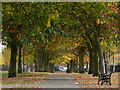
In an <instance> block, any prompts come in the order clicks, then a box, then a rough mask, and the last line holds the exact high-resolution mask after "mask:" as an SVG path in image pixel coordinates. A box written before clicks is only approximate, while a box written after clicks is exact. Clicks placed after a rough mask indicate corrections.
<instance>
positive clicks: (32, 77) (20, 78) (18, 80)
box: [0, 71, 47, 85]
mask: <svg viewBox="0 0 120 90" xmlns="http://www.w3.org/2000/svg"><path fill="white" fill-rule="evenodd" d="M0 73H1V74H0V75H1V76H2V84H3V85H5V84H28V83H35V82H41V81H42V79H43V78H44V76H46V75H47V72H26V73H22V74H17V77H15V78H8V77H7V75H8V72H6V71H5V72H0Z"/></svg>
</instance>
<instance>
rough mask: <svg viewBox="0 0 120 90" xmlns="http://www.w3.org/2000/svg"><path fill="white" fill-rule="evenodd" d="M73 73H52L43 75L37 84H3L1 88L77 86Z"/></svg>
mask: <svg viewBox="0 0 120 90" xmlns="http://www.w3.org/2000/svg"><path fill="white" fill-rule="evenodd" d="M74 75H75V74H66V73H52V74H49V75H48V76H47V77H45V78H44V79H43V80H44V81H42V82H40V83H37V84H16V85H3V86H2V88H9V87H18V86H38V87H42V88H79V85H77V84H75V81H74Z"/></svg>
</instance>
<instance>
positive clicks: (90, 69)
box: [87, 43, 93, 74]
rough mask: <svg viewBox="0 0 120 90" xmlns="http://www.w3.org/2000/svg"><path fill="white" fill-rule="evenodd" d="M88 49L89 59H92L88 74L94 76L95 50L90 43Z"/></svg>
mask: <svg viewBox="0 0 120 90" xmlns="http://www.w3.org/2000/svg"><path fill="white" fill-rule="evenodd" d="M87 48H88V52H89V57H90V63H89V72H88V74H93V49H92V46H91V44H90V43H87Z"/></svg>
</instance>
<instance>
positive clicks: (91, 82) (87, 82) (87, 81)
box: [76, 73, 120, 88]
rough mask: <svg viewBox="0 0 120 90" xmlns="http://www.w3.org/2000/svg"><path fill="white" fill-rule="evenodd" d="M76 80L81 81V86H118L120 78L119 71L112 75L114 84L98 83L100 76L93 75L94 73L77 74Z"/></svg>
mask: <svg viewBox="0 0 120 90" xmlns="http://www.w3.org/2000/svg"><path fill="white" fill-rule="evenodd" d="M76 79H77V80H76V82H78V83H79V85H80V88H118V84H119V82H118V81H120V78H119V77H118V73H113V74H112V76H111V83H112V85H111V86H110V85H108V84H106V83H105V84H104V85H98V84H97V83H98V77H93V76H92V74H87V73H84V74H77V75H76Z"/></svg>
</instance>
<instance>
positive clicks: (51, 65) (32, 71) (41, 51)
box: [0, 2, 120, 88]
mask: <svg viewBox="0 0 120 90" xmlns="http://www.w3.org/2000/svg"><path fill="white" fill-rule="evenodd" d="M119 12H120V2H99V3H96V2H72V3H71V2H65V3H63V2H59V3H57V2H29V3H27V2H3V3H2V29H1V30H2V32H1V33H2V34H1V36H2V39H0V40H2V44H3V45H4V46H5V48H4V49H3V50H2V53H1V54H0V56H2V58H1V57H0V59H2V61H3V62H2V63H1V66H0V70H2V71H7V73H6V75H5V76H4V74H3V75H2V76H3V84H4V85H5V84H6V85H7V84H22V85H23V83H25V84H26V85H27V84H28V83H29V82H31V83H34V82H35V81H38V80H39V79H40V78H41V79H40V80H42V77H44V75H45V73H47V74H49V75H48V76H47V77H46V78H44V79H43V80H44V81H43V82H39V81H38V82H37V84H30V83H29V84H28V85H29V86H30V85H33V86H35V85H36V86H40V87H45V88H52V87H55V88H61V87H62V88H67V87H69V88H77V85H75V80H74V79H75V77H74V75H77V74H78V75H80V76H79V77H78V78H79V81H80V84H79V85H84V84H85V82H86V81H88V82H89V83H90V82H91V81H94V82H92V83H91V85H97V81H98V76H100V75H101V74H102V76H104V75H105V76H107V75H108V76H110V75H111V73H112V76H113V74H116V72H120V71H119V68H118V67H120V59H119V57H120V28H119V25H120V22H119V21H120V13H119ZM61 66H63V67H64V68H63V67H61ZM62 68H63V69H64V70H63V69H62ZM65 69H66V73H56V71H65ZM43 73H44V74H43ZM50 73H53V74H50ZM75 73H77V74H75ZM84 76H85V77H84ZM87 76H88V77H89V78H88V77H87ZM81 77H83V78H81ZM85 78H86V79H85ZM84 79H85V80H84ZM88 79H89V80H88ZM105 79H106V78H105ZM108 79H109V78H108ZM111 79H112V80H113V77H111ZM7 80H8V81H7ZM83 80H84V81H85V82H81V81H83ZM109 81H110V80H109ZM113 82H114V81H113ZM113 82H112V84H113ZM89 83H86V85H87V84H89ZM101 84H102V83H101ZM104 84H105V83H104ZM117 84H118V83H117ZM23 86H24V85H23ZM97 86H98V85H97ZM108 86H109V85H108ZM6 87H7V86H6Z"/></svg>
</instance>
